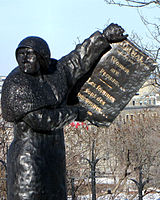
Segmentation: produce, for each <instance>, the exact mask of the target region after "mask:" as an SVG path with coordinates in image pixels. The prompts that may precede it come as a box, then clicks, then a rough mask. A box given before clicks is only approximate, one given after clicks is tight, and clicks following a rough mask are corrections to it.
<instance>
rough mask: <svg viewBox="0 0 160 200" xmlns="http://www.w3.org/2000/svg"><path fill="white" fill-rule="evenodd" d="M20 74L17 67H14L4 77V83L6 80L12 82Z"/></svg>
mask: <svg viewBox="0 0 160 200" xmlns="http://www.w3.org/2000/svg"><path fill="white" fill-rule="evenodd" d="M20 76H22V73H21V72H20V69H19V67H16V68H14V69H13V70H12V71H11V72H10V73H9V74H8V76H7V77H6V79H5V81H4V84H5V83H8V82H12V81H14V80H16V79H18V78H19V77H20Z"/></svg>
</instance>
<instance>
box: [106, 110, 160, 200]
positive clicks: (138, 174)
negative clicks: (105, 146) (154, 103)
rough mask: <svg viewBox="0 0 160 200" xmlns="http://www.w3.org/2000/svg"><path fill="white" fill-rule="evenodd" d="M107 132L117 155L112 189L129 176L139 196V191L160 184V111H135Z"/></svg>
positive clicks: (123, 182) (113, 150)
mask: <svg viewBox="0 0 160 200" xmlns="http://www.w3.org/2000/svg"><path fill="white" fill-rule="evenodd" d="M112 129H114V131H111V132H110V138H109V139H110V145H111V147H112V154H113V156H114V157H115V158H116V159H118V167H119V169H120V170H117V171H119V181H118V183H117V185H116V186H115V188H114V190H113V191H114V193H116V192H117V191H119V190H120V188H121V187H122V185H123V186H124V185H125V184H126V181H127V179H128V180H129V179H132V180H133V181H134V182H135V183H136V186H137V188H138V192H139V199H142V198H143V196H142V192H143V191H144V190H145V191H146V193H147V191H150V188H151V187H152V188H155V189H156V188H159V186H160V185H159V182H158V181H156V180H157V176H158V171H159V170H158V169H159V167H158V166H159V152H160V144H159V142H160V137H159V131H160V125H159V115H157V116H152V115H151V113H150V112H147V111H146V112H145V111H144V112H143V115H137V116H135V117H134V120H132V121H130V122H128V123H126V124H120V125H119V124H115V125H114V127H113V128H112Z"/></svg>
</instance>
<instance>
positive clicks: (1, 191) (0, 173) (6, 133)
mask: <svg viewBox="0 0 160 200" xmlns="http://www.w3.org/2000/svg"><path fill="white" fill-rule="evenodd" d="M11 140H12V127H11V125H10V124H8V123H7V122H5V121H4V120H3V119H2V116H1V115H0V197H1V199H2V200H7V191H6V178H7V171H6V170H7V150H8V146H9V144H10V142H11Z"/></svg>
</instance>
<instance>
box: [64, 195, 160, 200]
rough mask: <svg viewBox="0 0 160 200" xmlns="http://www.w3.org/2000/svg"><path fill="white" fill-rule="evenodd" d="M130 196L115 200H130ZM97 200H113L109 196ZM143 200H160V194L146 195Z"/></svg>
mask: <svg viewBox="0 0 160 200" xmlns="http://www.w3.org/2000/svg"><path fill="white" fill-rule="evenodd" d="M71 199H72V198H68V200H71ZM91 199H92V198H91V196H83V197H82V196H81V197H79V198H78V199H77V200H91ZM129 199H130V198H129V196H128V197H127V196H126V195H124V194H121V195H119V196H118V197H116V198H115V199H114V200H129ZM97 200H113V199H112V198H111V196H110V195H107V196H105V197H100V198H97ZM134 200H138V198H134ZM143 200H160V194H148V195H146V196H145V197H144V198H143Z"/></svg>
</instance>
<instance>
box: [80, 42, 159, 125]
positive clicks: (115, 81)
mask: <svg viewBox="0 0 160 200" xmlns="http://www.w3.org/2000/svg"><path fill="white" fill-rule="evenodd" d="M111 46H112V49H111V50H110V51H109V52H107V53H106V54H104V55H103V57H102V58H101V60H100V61H99V63H98V64H97V66H96V68H95V70H94V71H93V74H92V76H91V77H90V78H89V79H88V81H87V82H86V83H85V84H84V86H83V87H82V88H81V91H80V93H79V94H78V96H79V101H80V102H81V104H82V105H83V106H85V107H86V109H87V110H88V120H89V121H90V122H92V123H93V124H95V125H98V126H102V125H104V126H109V125H110V124H111V122H112V121H113V120H114V119H115V118H116V117H117V116H118V114H119V113H120V111H121V110H123V108H124V107H125V106H126V105H127V103H128V102H129V101H130V100H131V98H132V97H133V96H134V94H135V93H136V92H137V91H138V90H139V89H140V87H141V86H142V84H143V83H144V82H145V81H146V79H147V77H149V76H150V74H151V72H152V71H153V70H154V69H155V67H156V63H155V61H154V60H153V59H151V58H150V57H149V56H148V55H147V54H145V53H144V52H142V51H141V50H140V49H139V48H137V47H136V46H135V45H134V44H133V43H131V42H130V41H129V40H124V41H123V42H120V43H114V44H112V45H111Z"/></svg>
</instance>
